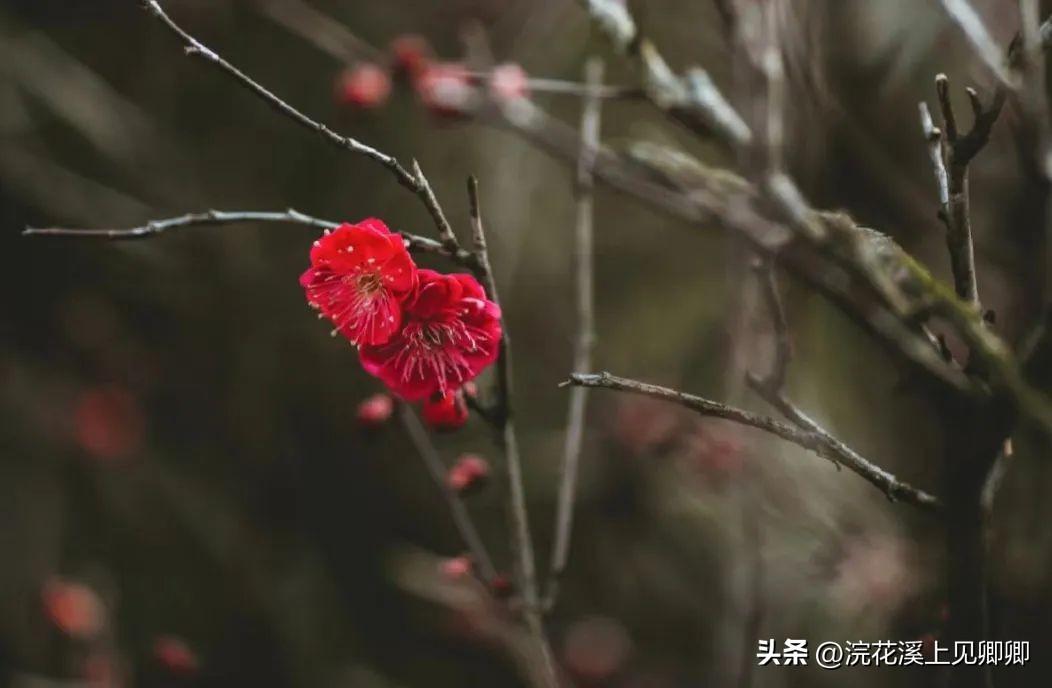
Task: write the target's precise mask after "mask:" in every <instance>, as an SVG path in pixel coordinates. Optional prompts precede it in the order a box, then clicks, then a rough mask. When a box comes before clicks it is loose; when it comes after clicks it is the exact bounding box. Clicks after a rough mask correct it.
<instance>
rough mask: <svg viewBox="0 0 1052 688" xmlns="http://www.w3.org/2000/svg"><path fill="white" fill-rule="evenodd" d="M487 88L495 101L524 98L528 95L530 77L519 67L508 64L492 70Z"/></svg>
mask: <svg viewBox="0 0 1052 688" xmlns="http://www.w3.org/2000/svg"><path fill="white" fill-rule="evenodd" d="M489 88H490V93H491V94H492V95H493V97H494V98H496V99H497V100H516V99H518V98H525V97H527V96H529V94H530V77H529V75H528V74H526V70H524V69H523V68H522V67H521V66H519V65H517V64H515V63H513V62H508V63H505V64H502V65H497V66H496V67H494V68H493V72H492V73H491V74H490V78H489Z"/></svg>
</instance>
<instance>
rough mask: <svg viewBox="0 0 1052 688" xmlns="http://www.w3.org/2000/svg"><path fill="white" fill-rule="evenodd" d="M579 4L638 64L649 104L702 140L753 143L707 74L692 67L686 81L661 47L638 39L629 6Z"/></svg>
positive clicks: (605, 0) (616, 0)
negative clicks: (713, 136) (703, 137)
mask: <svg viewBox="0 0 1052 688" xmlns="http://www.w3.org/2000/svg"><path fill="white" fill-rule="evenodd" d="M579 3H580V4H581V5H582V6H583V7H584V9H585V10H586V11H587V12H588V14H589V15H590V16H591V17H592V21H593V22H594V23H595V25H596V26H597V27H598V28H599V29H600V30H601V31H602V32H603V33H604V34H605V35H606V37H607V38H608V39H609V40H610V42H611V43H612V44H613V45H614V47H615V48H616V49H617V50H619V51H620V52H622V53H625V54H627V55H630V56H631V57H633V58H635V60H636V61H637V62H638V63H639V65H640V68H641V70H642V86H643V89H644V91H645V92H646V95H647V99H648V100H650V102H651V103H653V104H654V105H655V106H656V107H658V108H659V109H661V110H663V111H664V112H667V113H668V114H669V115H670V116H672V117H673V118H674V119H676V120H677V121H679V122H680V123H681V124H683V125H684V126H686V127H688V128H690V129H691V130H693V131H695V132H697V133H699V134H711V133H715V134H716V135H717V136H718V138H719V139H720V140H722V141H726V142H728V143H729V144H730V145H731V146H732V147H738V146H743V145H747V144H749V143H750V141H751V140H752V131H751V130H750V129H749V126H748V125H747V124H746V123H745V121H744V120H743V119H742V118H741V115H739V114H738V112H737V111H736V110H735V109H734V108H733V107H732V106H731V104H730V103H728V102H727V99H726V98H724V96H723V94H722V93H721V92H720V90H719V88H717V87H716V84H715V83H714V82H713V81H712V78H711V77H710V76H709V75H708V73H707V72H706V71H705V70H703V69H701V68H700V67H693V68H691V69H689V70H687V71H686V73H684V74H683V75H682V76H680V75H678V74H676V73H675V72H673V71H672V68H671V67H669V65H668V63H667V62H666V61H665V58H664V57H662V55H661V53H660V52H659V51H658V49H657V47H656V46H655V45H654V44H653V43H652V42H651V41H650V40H649V39H648V38H647V37H646V36H644V35H642V34H641V33H640V31H639V27H638V26H637V24H636V21H635V19H634V18H633V17H632V14H631V12H630V11H629V9H628V6H627V4H626V3H625V2H623V1H622V0H579Z"/></svg>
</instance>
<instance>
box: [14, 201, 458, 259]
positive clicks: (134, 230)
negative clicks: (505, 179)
mask: <svg viewBox="0 0 1052 688" xmlns="http://www.w3.org/2000/svg"><path fill="white" fill-rule="evenodd" d="M254 222H265V223H277V224H293V225H303V226H306V227H314V228H317V229H333V228H335V227H337V226H339V224H340V223H338V222H333V221H331V220H323V219H321V218H317V217H312V216H310V215H306V214H304V213H301V212H299V211H298V210H293V209H292V208H290V209H288V210H286V211H283V212H277V211H275V212H271V211H255V210H249V211H224V210H206V211H204V212H200V213H187V214H185V215H180V216H178V217H170V218H165V219H163V220H150V221H149V222H147V223H146V224H144V225H140V226H138V227H127V228H107V229H95V228H72V227H27V228H26V229H25V230H24V231H23V232H22V234H23V235H25V236H39V237H59V238H66V239H104V240H110V241H129V240H136V239H150V238H153V237H156V236H158V235H161V234H165V233H167V232H170V231H177V230H181V229H188V228H191V227H209V226H225V225H236V224H245V223H254ZM400 234H401V235H402V238H403V239H405V241H406V245H407V246H408V248H409V250H410V251H413V252H418V253H433V254H436V255H440V256H445V257H446V258H449V259H450V260H451V261H453V262H454V263H456V264H457V265H460V266H462V267H466V268H469V269H471V268H473V267H474V265H475V255H474V254H473V253H471V252H470V251H467V250H465V249H463V248H458V249H457V250H456V251H454V252H451V251H449V250H448V249H447V248H446V247H445V246H443V245H442V244H441V243H440V242H438V241H435V240H434V239H431V238H428V237H424V236H420V235H418V234H410V233H408V232H400Z"/></svg>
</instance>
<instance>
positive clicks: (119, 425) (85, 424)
mask: <svg viewBox="0 0 1052 688" xmlns="http://www.w3.org/2000/svg"><path fill="white" fill-rule="evenodd" d="M144 426H145V420H144V419H143V413H142V410H141V409H140V408H139V403H138V401H137V400H136V399H135V396H134V395H133V394H132V393H131V392H130V391H128V390H127V389H126V388H124V387H122V386H120V385H104V386H100V387H92V388H90V389H87V390H84V391H83V392H81V394H80V395H79V396H78V397H77V399H76V401H75V403H74V409H73V437H74V440H75V441H76V443H77V446H79V447H80V448H81V449H82V450H84V451H85V452H87V453H88V454H89V455H90V456H92V457H94V458H96V459H99V460H101V461H108V462H112V461H119V460H121V459H125V458H128V457H129V456H131V455H132V454H134V453H135V452H136V451H138V450H139V448H140V447H141V446H142V440H143V434H144Z"/></svg>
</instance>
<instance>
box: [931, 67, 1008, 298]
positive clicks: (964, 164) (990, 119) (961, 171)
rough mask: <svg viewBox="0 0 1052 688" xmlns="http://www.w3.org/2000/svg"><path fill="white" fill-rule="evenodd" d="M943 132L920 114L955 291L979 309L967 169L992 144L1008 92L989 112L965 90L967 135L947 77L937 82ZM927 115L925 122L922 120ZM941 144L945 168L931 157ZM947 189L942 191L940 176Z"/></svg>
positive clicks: (997, 96) (999, 94)
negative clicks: (968, 116)
mask: <svg viewBox="0 0 1052 688" xmlns="http://www.w3.org/2000/svg"><path fill="white" fill-rule="evenodd" d="M935 89H936V92H937V95H938V101H939V109H940V111H941V112H942V119H943V129H942V131H941V132H940V130H938V129H936V128H935V127H934V124H932V123H931V121H930V120H931V117H930V114H929V113H928V112H927V108H925V109H923V110H921V125H922V128H923V129H924V136H925V139H926V140H927V141H928V146H929V153H930V154H931V155H932V163H933V165H935V175H936V179H937V181H938V184H939V200H940V204H941V207H940V212H939V217H940V218H941V219H942V221H943V223H944V224H945V225H946V247H947V249H948V250H949V253H950V264H951V267H952V270H953V282H954V289H955V290H956V292H957V295H958V296H959V297H961V298H962V299H964V300H965V301H967V302H968V303H970V304H972V305H973V306H974V307H975V308H976V309H978V308H979V286H978V280H977V277H976V271H975V246H974V240H973V238H972V220H971V211H970V199H969V193H968V165H969V163H970V162H971V161H972V159H973V158H974V157H975V156H976V155H977V154H978V153H979V151H980V150H982V149H983V147H984V146H986V143H987V142H988V141H989V140H990V132H991V130H992V129H993V125H994V122H996V121H997V118H998V116H999V115H1000V112H1001V109H1002V107H1003V106H1004V102H1005V98H1006V97H1007V93H1006V91H1005V89H1004V88H999V89H998V90H997V92H996V93H995V95H994V99H993V101H992V102H991V104H990V106H989V107H986V106H984V105H983V104H982V102H981V101H980V99H979V94H978V93H977V92H976V91H975V90H974V89H971V88H969V89H966V90H967V93H968V99H969V102H970V103H971V106H972V113H973V115H974V122H973V124H972V127H971V129H970V130H969V131H968V133H967V134H962V133H961V132H960V130H959V128H958V124H957V116H956V114H955V113H954V109H953V104H952V102H951V100H950V85H949V79H948V78H947V77H946V75H945V74H939V75H938V76H936V77H935ZM926 116H927V120H925V117H926ZM935 143H938V144H939V148H938V150H939V152H940V153H941V159H942V161H943V164H942V165H940V164H939V163H938V161H937V160H936V158H935V157H934V145H935ZM944 175H945V183H946V186H945V188H943V186H942V184H943V176H944Z"/></svg>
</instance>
